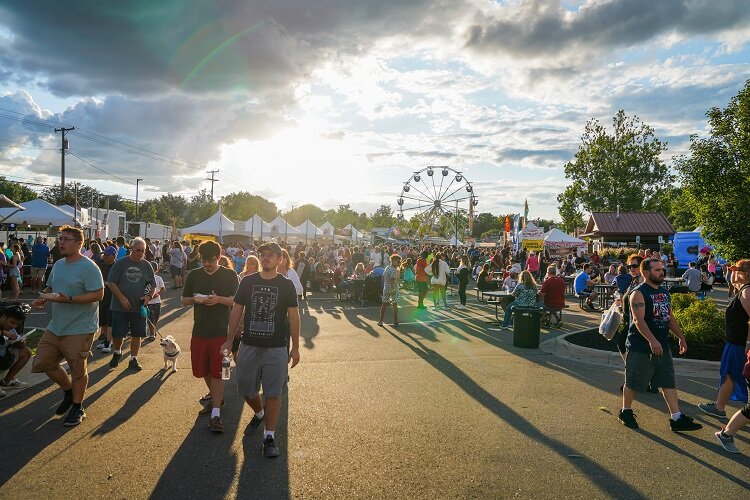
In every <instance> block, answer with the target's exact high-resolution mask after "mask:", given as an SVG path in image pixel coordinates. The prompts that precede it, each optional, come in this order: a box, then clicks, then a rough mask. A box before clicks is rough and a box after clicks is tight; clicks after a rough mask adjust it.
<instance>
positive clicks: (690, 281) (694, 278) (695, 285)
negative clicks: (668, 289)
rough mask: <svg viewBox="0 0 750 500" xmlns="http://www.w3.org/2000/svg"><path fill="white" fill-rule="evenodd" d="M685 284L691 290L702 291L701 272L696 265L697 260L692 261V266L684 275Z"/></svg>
mask: <svg viewBox="0 0 750 500" xmlns="http://www.w3.org/2000/svg"><path fill="white" fill-rule="evenodd" d="M682 279H684V280H685V285H686V286H687V287H688V289H689V290H690V291H691V292H700V290H701V272H700V271H699V270H698V269H697V268H696V267H695V262H691V263H690V267H689V268H688V270H687V271H685V273H684V274H683V275H682Z"/></svg>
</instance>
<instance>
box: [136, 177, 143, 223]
mask: <svg viewBox="0 0 750 500" xmlns="http://www.w3.org/2000/svg"><path fill="white" fill-rule="evenodd" d="M142 180H143V179H136V180H135V221H136V222H138V185H139V184H140V183H141V181H142Z"/></svg>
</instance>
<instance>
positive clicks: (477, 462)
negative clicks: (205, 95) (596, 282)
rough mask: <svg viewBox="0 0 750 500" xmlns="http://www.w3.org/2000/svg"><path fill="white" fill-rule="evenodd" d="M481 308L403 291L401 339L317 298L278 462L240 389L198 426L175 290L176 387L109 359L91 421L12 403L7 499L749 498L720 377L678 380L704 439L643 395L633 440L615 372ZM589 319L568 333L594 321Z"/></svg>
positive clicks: (33, 394)
mask: <svg viewBox="0 0 750 500" xmlns="http://www.w3.org/2000/svg"><path fill="white" fill-rule="evenodd" d="M469 297H470V298H469V309H468V310H465V311H461V310H457V309H450V310H448V311H432V310H427V311H418V310H416V308H415V307H414V305H415V300H414V296H413V295H411V294H409V293H403V294H402V303H403V304H404V306H402V307H401V308H400V314H399V320H400V326H399V327H398V328H396V327H393V326H391V325H390V324H389V323H390V311H388V314H387V315H386V325H385V326H383V327H378V326H377V325H376V322H377V318H378V313H379V307H378V306H377V305H375V304H372V305H370V306H366V307H364V308H363V307H361V306H359V305H354V304H348V303H341V302H337V301H336V300H335V298H333V297H332V295H330V294H312V296H311V297H310V298H309V299H308V300H307V301H305V302H304V303H303V305H302V308H301V311H302V335H303V337H304V338H303V339H301V342H300V344H301V362H300V365H299V366H298V367H296V368H295V369H294V370H292V371H291V374H290V376H291V380H290V382H289V387H288V395H286V396H285V397H284V405H283V407H284V410H283V411H282V415H281V419H280V424H279V426H278V428H277V442H278V444H279V446H280V450H281V457H279V458H277V459H273V460H270V459H266V458H264V457H263V456H262V454H261V437H262V430H261V429H259V430H257V431H256V432H254V433H252V434H251V435H249V436H244V435H243V431H244V429H245V426H246V425H247V423H248V422H249V420H250V418H251V416H252V411H251V410H249V408H247V407H246V406H244V405H243V403H242V401H241V400H240V399H239V398H238V397H237V395H236V384H235V381H234V380H230V381H229V383H228V389H227V396H226V400H227V404H226V406H225V408H224V409H223V410H222V420H223V422H224V428H225V432H224V433H223V434H221V435H216V434H212V433H210V432H209V430H208V417H207V416H199V415H198V410H199V409H200V408H201V407H200V405H199V404H198V399H199V398H200V397H201V396H202V395H203V394H204V393H205V392H206V387H205V384H204V383H203V381H202V380H198V379H195V378H193V376H192V373H191V371H190V359H189V358H190V353H189V350H190V334H191V328H192V311H191V309H190V308H183V307H181V306H180V305H179V298H178V292H177V291H176V290H171V289H170V290H168V294H167V299H166V301H165V304H164V306H163V311H164V312H163V315H162V320H161V322H160V331H161V333H162V334H163V335H167V334H170V335H173V336H175V338H176V339H177V341H178V342H179V343H180V345H181V347H182V351H183V354H182V355H181V357H180V358H179V360H178V368H179V369H178V372H177V373H175V374H169V373H164V372H162V371H161V368H162V365H163V359H162V351H161V349H160V347H159V346H158V343H156V344H151V345H146V346H145V347H144V348H143V349H142V351H141V355H140V356H139V361H140V363H141V364H142V365H143V366H144V370H143V371H141V372H138V373H132V372H129V371H128V370H126V366H127V359H125V360H124V362H122V363H121V365H120V367H119V368H117V369H114V370H113V369H110V368H109V366H108V361H109V356H105V355H102V354H101V353H99V352H98V351H96V352H95V354H94V359H93V360H92V362H91V365H90V373H91V379H90V384H89V390H88V392H87V396H86V400H85V404H84V406H85V408H86V413H87V415H88V418H87V419H86V420H85V421H84V423H83V424H82V425H80V426H78V427H76V428H72V429H67V428H65V427H63V426H62V420H61V418H59V417H55V416H54V414H53V413H54V410H55V408H56V406H57V404H58V403H59V401H60V400H61V395H62V393H61V391H60V390H59V389H57V388H55V387H53V385H52V384H51V383H50V382H43V383H41V384H39V385H36V386H34V387H32V388H29V389H27V390H24V391H21V392H19V393H17V394H12V395H11V396H10V397H8V398H5V399H4V400H0V429H2V430H3V432H0V449H2V450H3V454H2V456H3V458H2V467H0V498H3V499H4V498H9V499H10V498H12V499H25V498H61V497H71V496H82V497H86V498H130V499H132V498H159V499H161V498H201V499H204V498H205V499H210V498H395V497H406V498H509V497H518V498H574V497H575V498H581V497H586V498H670V499H671V498H722V499H735V498H737V499H739V498H747V491H748V489H750V458H748V455H750V439H748V433H747V432H746V431H743V432H742V433H741V434H740V435H739V436H738V437H737V444H738V446H739V447H740V448H741V449H742V450H743V452H744V453H745V454H744V455H729V454H727V453H725V452H724V451H723V450H722V449H721V448H720V446H719V445H718V443H717V442H716V441H715V438H714V436H713V433H714V432H715V431H716V430H717V429H718V428H719V424H720V422H719V421H717V420H715V419H714V418H712V417H708V416H704V415H703V414H701V413H700V411H699V410H698V409H697V408H696V405H697V404H698V403H700V402H703V401H706V400H709V399H712V398H713V397H714V396H715V391H716V383H717V381H718V380H714V379H713V378H701V377H692V376H680V377H678V389H679V391H680V397H681V402H682V410H683V411H684V412H685V413H687V414H689V415H692V416H694V417H695V418H696V419H697V420H698V421H699V422H701V423H702V424H703V425H704V428H703V430H701V431H698V432H693V433H684V434H675V433H672V432H671V431H670V430H669V424H668V421H667V419H668V415H667V414H666V411H665V405H664V401H663V400H662V398H661V397H660V396H659V395H653V394H645V395H642V396H640V395H639V397H638V400H637V402H636V405H635V406H634V411H635V413H636V415H637V417H638V421H639V423H640V424H641V429H640V430H637V431H633V430H630V429H627V428H625V427H624V426H622V425H621V424H620V423H619V421H618V420H617V416H616V415H617V411H618V409H619V407H620V394H619V390H618V387H619V385H620V384H621V383H622V369H621V368H620V367H617V366H598V365H593V364H588V363H584V362H581V361H579V360H571V359H565V358H562V357H558V356H555V355H553V354H549V353H547V352H544V351H543V350H541V349H521V348H516V347H514V346H513V345H512V333H510V332H507V331H496V330H494V329H491V328H495V327H493V326H492V325H489V324H488V323H486V321H488V320H490V319H494V307H493V306H488V305H483V304H478V303H477V301H476V299H475V298H474V296H473V294H470V295H469ZM451 302H452V303H455V298H451ZM576 304H577V303H576ZM576 309H577V306H571V308H570V309H568V310H566V312H565V317H564V320H565V321H566V327H565V331H567V332H569V331H573V330H575V329H579V328H585V327H587V326H589V327H590V326H592V325H594V324H596V320H597V319H598V318H597V316H596V315H592V314H587V313H584V312H582V311H580V310H576ZM46 320H47V318H46V317H45V316H43V315H39V316H34V317H32V319H31V320H30V321H31V322H32V323H33V322H37V323H38V324H39V325H43V324H44V323H45V322H46ZM559 334H560V332H554V333H551V334H550V333H544V334H543V335H542V340H546V339H548V338H552V337H554V336H556V335H559ZM716 379H718V374H717V375H716ZM737 407H739V406H738V405H736V404H735V406H734V407H733V409H734V408H737ZM732 412H733V411H732ZM728 413H731V412H729V411H728Z"/></svg>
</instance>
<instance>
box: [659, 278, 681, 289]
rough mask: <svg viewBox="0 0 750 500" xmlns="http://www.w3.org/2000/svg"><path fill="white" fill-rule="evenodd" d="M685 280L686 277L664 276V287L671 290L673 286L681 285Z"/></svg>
mask: <svg viewBox="0 0 750 500" xmlns="http://www.w3.org/2000/svg"><path fill="white" fill-rule="evenodd" d="M684 282H685V279H684V278H664V287H665V288H666V289H667V290H669V289H670V288H672V287H673V286H676V285H681V284H682V283H684Z"/></svg>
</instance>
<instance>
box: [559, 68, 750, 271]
mask: <svg viewBox="0 0 750 500" xmlns="http://www.w3.org/2000/svg"><path fill="white" fill-rule="evenodd" d="M706 116H707V117H708V129H709V130H708V135H707V136H706V137H700V136H698V135H697V134H693V135H692V136H691V137H690V153H689V154H687V155H678V156H674V157H673V158H672V159H671V166H670V165H667V163H666V162H665V161H664V159H663V158H664V155H665V153H666V152H667V143H666V142H663V141H661V140H659V139H658V138H657V137H656V136H655V135H654V129H653V128H651V127H650V126H648V125H646V124H644V123H643V122H641V120H640V119H639V118H638V117H637V116H628V115H626V114H625V112H624V111H623V110H620V111H618V112H617V114H615V116H614V117H613V119H612V130H611V131H610V130H607V129H606V128H605V127H604V126H603V125H602V124H601V123H599V121H598V120H596V119H591V120H589V121H588V123H587V124H586V127H585V129H584V132H583V135H582V137H581V144H580V145H579V147H578V151H577V152H576V154H575V157H574V159H573V160H572V161H570V162H568V163H567V164H566V165H565V177H566V178H567V179H568V180H569V181H570V184H569V185H568V186H567V187H566V189H565V190H564V191H563V192H562V193H560V195H558V197H557V200H558V202H559V203H560V205H559V211H560V217H561V218H562V223H561V226H562V227H563V229H565V230H566V231H567V232H573V231H575V230H576V228H580V227H583V225H584V219H583V216H584V213H587V212H614V211H615V210H616V209H617V207H618V206H619V208H620V210H622V211H625V212H631V211H657V212H662V213H664V214H665V215H666V216H667V218H668V219H669V221H670V222H671V223H672V225H673V226H674V227H675V229H676V230H677V231H692V230H693V229H695V228H696V227H697V226H702V227H703V230H704V232H703V235H704V237H706V238H707V240H708V241H709V243H711V245H712V246H713V247H714V248H715V249H716V250H717V251H718V252H719V253H720V254H721V255H723V256H724V257H726V258H730V259H738V258H743V257H749V256H750V231H748V230H747V224H746V221H747V220H750V80H748V81H746V82H745V85H744V87H743V88H742V90H740V91H739V93H738V94H737V95H735V96H734V97H733V98H732V99H731V100H730V102H729V104H728V105H727V107H726V108H724V109H720V108H717V107H713V108H711V109H710V110H708V112H707V113H706Z"/></svg>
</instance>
